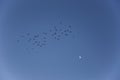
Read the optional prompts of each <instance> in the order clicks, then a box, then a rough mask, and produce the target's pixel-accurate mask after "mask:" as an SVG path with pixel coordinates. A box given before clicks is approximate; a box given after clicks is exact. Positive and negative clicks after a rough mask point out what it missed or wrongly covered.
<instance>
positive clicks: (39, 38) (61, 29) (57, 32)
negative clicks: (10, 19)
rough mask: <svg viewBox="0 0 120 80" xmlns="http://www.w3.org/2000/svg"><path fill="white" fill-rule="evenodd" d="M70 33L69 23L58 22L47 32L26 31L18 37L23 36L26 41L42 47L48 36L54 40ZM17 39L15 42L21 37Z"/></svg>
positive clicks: (45, 43)
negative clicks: (34, 32) (33, 32)
mask: <svg viewBox="0 0 120 80" xmlns="http://www.w3.org/2000/svg"><path fill="white" fill-rule="evenodd" d="M71 33H72V26H71V25H63V24H62V22H60V26H53V27H52V28H51V29H50V30H49V31H48V32H39V33H36V34H31V33H26V34H24V35H22V36H20V38H24V39H25V40H26V41H27V43H29V44H31V45H32V46H36V47H44V46H46V45H47V42H48V41H49V39H50V38H52V39H55V40H61V39H64V38H65V37H67V36H69V35H70V34H71ZM20 38H19V39H17V42H18V43H20V41H21V40H22V39H20Z"/></svg>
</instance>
